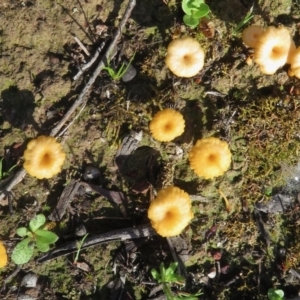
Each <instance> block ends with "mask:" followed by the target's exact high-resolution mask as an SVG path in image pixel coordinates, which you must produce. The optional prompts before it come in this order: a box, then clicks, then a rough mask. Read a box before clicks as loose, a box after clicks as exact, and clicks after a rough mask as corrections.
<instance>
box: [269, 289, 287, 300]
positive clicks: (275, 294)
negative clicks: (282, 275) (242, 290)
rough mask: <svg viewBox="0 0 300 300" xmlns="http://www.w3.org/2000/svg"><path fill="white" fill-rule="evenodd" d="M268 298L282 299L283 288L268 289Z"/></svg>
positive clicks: (272, 299) (273, 299)
mask: <svg viewBox="0 0 300 300" xmlns="http://www.w3.org/2000/svg"><path fill="white" fill-rule="evenodd" d="M268 298H269V299H270V300H281V299H284V292H283V290H275V289H269V290H268Z"/></svg>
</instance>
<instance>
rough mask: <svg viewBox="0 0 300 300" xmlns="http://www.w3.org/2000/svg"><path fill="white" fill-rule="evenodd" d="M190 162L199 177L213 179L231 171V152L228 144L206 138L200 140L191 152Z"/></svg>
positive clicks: (213, 138) (216, 139) (212, 138)
mask: <svg viewBox="0 0 300 300" xmlns="http://www.w3.org/2000/svg"><path fill="white" fill-rule="evenodd" d="M189 161H190V165H191V168H192V169H193V170H194V172H195V173H196V174H197V175H198V176H200V177H203V178H205V179H212V178H214V177H218V176H221V175H223V174H224V173H225V172H226V171H227V170H228V169H229V167H230V164H231V152H230V150H229V146H228V143H227V142H225V141H221V140H220V139H218V138H215V137H210V138H204V139H201V140H198V141H197V142H196V144H195V145H194V147H193V148H192V150H191V151H190V152H189Z"/></svg>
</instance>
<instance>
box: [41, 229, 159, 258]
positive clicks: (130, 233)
mask: <svg viewBox="0 0 300 300" xmlns="http://www.w3.org/2000/svg"><path fill="white" fill-rule="evenodd" d="M154 235H156V232H155V230H154V229H153V228H152V227H151V225H150V224H143V225H139V226H136V227H129V228H123V229H117V230H113V231H110V232H106V233H99V234H96V235H93V236H89V237H88V238H86V240H85V241H84V243H83V244H82V245H81V249H86V248H88V247H92V246H95V245H98V244H102V243H108V242H111V241H126V240H131V239H140V238H144V237H151V236H154ZM77 250H78V248H77V241H72V242H69V243H67V244H64V245H62V246H60V247H57V248H54V249H52V250H50V251H49V252H47V253H46V254H43V255H42V256H40V257H39V258H38V259H37V262H38V263H43V262H45V261H48V260H51V259H54V258H57V257H60V256H64V255H68V254H70V253H74V252H76V251H77Z"/></svg>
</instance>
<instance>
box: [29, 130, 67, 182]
mask: <svg viewBox="0 0 300 300" xmlns="http://www.w3.org/2000/svg"><path fill="white" fill-rule="evenodd" d="M65 157H66V155H65V153H64V151H63V149H62V146H61V145H60V143H58V142H57V141H56V140H55V138H54V137H51V136H43V135H42V136H39V137H38V138H36V139H34V140H31V141H30V142H29V143H28V145H27V149H26V150H25V152H24V165H23V166H24V169H25V170H26V171H27V172H28V174H29V175H31V176H34V177H37V178H38V179H43V178H51V177H53V176H54V175H56V174H58V173H59V172H60V171H61V167H62V165H63V163H64V161H65Z"/></svg>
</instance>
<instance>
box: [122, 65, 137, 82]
mask: <svg viewBox="0 0 300 300" xmlns="http://www.w3.org/2000/svg"><path fill="white" fill-rule="evenodd" d="M124 63H125V64H126V67H127V64H128V62H127V61H124ZM136 73H137V72H136V68H135V67H133V66H132V65H129V67H128V69H127V71H126V72H125V74H124V75H123V76H122V80H123V81H124V82H128V81H130V80H132V79H133V78H134V77H135V76H136Z"/></svg>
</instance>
